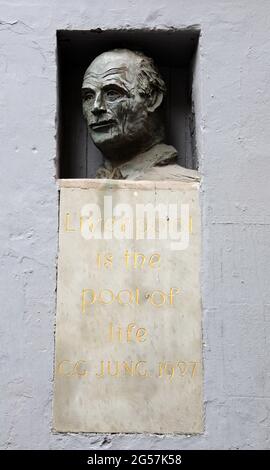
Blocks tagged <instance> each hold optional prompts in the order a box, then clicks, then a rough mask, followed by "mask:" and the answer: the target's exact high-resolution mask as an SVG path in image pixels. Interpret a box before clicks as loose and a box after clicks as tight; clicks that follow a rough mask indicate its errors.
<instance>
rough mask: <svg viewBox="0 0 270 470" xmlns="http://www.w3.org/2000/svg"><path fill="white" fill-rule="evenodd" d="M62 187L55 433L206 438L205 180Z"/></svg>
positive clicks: (75, 183)
mask: <svg viewBox="0 0 270 470" xmlns="http://www.w3.org/2000/svg"><path fill="white" fill-rule="evenodd" d="M60 185H61V190H60V191H61V196H60V229H59V259H58V286H57V319H56V359H55V391H54V428H55V430H57V431H64V432H65V431H66V432H68V431H70V432H80V431H81V432H125V433H127V432H138V433H142V432H151V433H199V432H202V430H203V421H202V352H201V297H200V282H199V271H200V211H199V202H198V195H199V183H194V182H177V181H174V182H169V181H164V182H135V181H110V180H62V181H61V182H60ZM119 204H125V205H124V206H119ZM145 204H152V205H153V207H154V208H155V209H156V210H157V209H159V213H158V211H157V212H156V216H155V219H154V222H153V220H152V222H151V217H150V216H149V217H150V218H149V219H148V220H147V219H146V218H145V220H144V222H142V208H143V209H145ZM159 204H163V206H158V205H159ZM117 205H118V206H117ZM149 207H150V206H148V209H149ZM166 208H167V213H166V210H165V209H166ZM187 208H188V212H187ZM150 209H151V207H150ZM99 210H100V214H98V211H99ZM111 210H114V211H115V212H114V213H111V212H110V211H111ZM164 210H165V212H164ZM174 210H177V212H175V215H174V212H173V211H174ZM181 210H182V212H181ZM117 211H118V213H117ZM136 211H137V212H136ZM110 214H111V215H110ZM136 214H137V218H136ZM180 218H181V231H182V232H181V239H180V240H176V239H173V238H176V236H177V235H179V229H180ZM131 222H133V226H132V224H131ZM176 222H177V224H178V225H177V226H176V225H173V224H175V223H176ZM152 223H155V225H153V227H154V236H153V231H152V232H151V224H152ZM159 224H160V225H159ZM153 227H152V228H153ZM185 228H187V231H186V232H187V233H186V236H185V237H183V233H184V232H185V230H184V229H185ZM147 230H149V231H148V232H147ZM166 230H167V232H168V234H169V235H168V234H167V236H166V233H165V232H166ZM175 230H178V233H176V232H175ZM150 232H151V233H150ZM151 234H152V239H145V238H144V239H142V237H143V236H144V237H146V236H150V235H151ZM161 236H163V239H160V238H159V237H161ZM140 237H141V239H136V238H140ZM119 238H120V239H119Z"/></svg>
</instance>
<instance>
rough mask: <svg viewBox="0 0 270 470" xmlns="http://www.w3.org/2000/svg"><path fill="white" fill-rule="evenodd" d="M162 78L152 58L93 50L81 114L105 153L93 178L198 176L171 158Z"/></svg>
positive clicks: (129, 53) (122, 52) (164, 88)
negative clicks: (163, 112) (163, 104)
mask: <svg viewBox="0 0 270 470" xmlns="http://www.w3.org/2000/svg"><path fill="white" fill-rule="evenodd" d="M165 93H166V86H165V83H164V81H163V79H162V77H161V75H160V73H159V71H158V69H157V67H156V66H155V64H154V62H153V60H152V59H151V58H149V57H147V56H145V55H144V54H142V53H141V52H136V51H130V50H128V49H115V50H111V51H108V52H104V53H102V54H100V55H99V56H97V57H96V58H95V59H94V60H93V62H92V63H91V64H90V65H89V67H88V68H87V70H86V72H85V74H84V78H83V84H82V101H83V115H84V117H85V119H86V122H87V127H88V131H89V133H90V136H91V138H92V140H93V142H94V144H95V145H96V146H97V147H98V148H99V150H100V151H101V152H102V154H103V157H104V163H103V165H102V166H101V167H100V168H99V169H98V171H97V174H96V177H97V178H114V179H135V180H138V179H140V180H142V179H144V180H149V179H150V180H160V179H190V178H192V179H193V178H195V179H197V178H198V175H197V172H196V171H194V170H188V169H186V168H183V167H180V166H179V165H177V164H176V158H177V151H176V150H175V148H174V147H172V146H171V145H166V144H164V142H163V141H164V124H163V119H162V113H161V105H162V102H163V100H164V96H165Z"/></svg>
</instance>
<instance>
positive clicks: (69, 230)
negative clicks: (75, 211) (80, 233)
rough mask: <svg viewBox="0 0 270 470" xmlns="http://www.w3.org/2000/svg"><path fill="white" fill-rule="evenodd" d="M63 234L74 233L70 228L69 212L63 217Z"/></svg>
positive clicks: (73, 229)
mask: <svg viewBox="0 0 270 470" xmlns="http://www.w3.org/2000/svg"><path fill="white" fill-rule="evenodd" d="M65 232H76V229H75V228H72V227H71V224H70V213H69V212H67V213H66V217H65Z"/></svg>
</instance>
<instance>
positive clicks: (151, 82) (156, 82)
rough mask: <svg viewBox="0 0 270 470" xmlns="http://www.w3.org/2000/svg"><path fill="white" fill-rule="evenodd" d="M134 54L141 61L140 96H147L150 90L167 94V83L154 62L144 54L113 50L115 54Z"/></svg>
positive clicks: (138, 78)
mask: <svg viewBox="0 0 270 470" xmlns="http://www.w3.org/2000/svg"><path fill="white" fill-rule="evenodd" d="M125 51H128V52H132V53H133V54H134V55H135V56H136V57H137V58H138V59H139V70H138V75H137V80H138V91H139V93H140V95H142V96H146V95H148V94H149V88H150V90H155V91H157V92H160V93H163V95H165V94H166V85H165V82H164V80H163V78H162V76H161V74H160V72H159V70H158V68H157V66H156V65H155V63H154V60H153V59H151V58H150V57H148V56H146V55H145V54H144V53H143V52H139V51H131V50H128V49H113V52H120V53H121V52H125Z"/></svg>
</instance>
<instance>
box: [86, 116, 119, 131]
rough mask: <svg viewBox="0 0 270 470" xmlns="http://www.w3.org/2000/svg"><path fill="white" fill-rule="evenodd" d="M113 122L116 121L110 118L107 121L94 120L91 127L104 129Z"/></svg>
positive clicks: (95, 129)
mask: <svg viewBox="0 0 270 470" xmlns="http://www.w3.org/2000/svg"><path fill="white" fill-rule="evenodd" d="M113 124H115V121H114V120H113V119H108V120H107V121H98V122H94V123H93V124H90V128H91V129H92V130H94V131H99V130H100V131H103V130H106V129H107V128H108V127H111V126H112V125H113Z"/></svg>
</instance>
